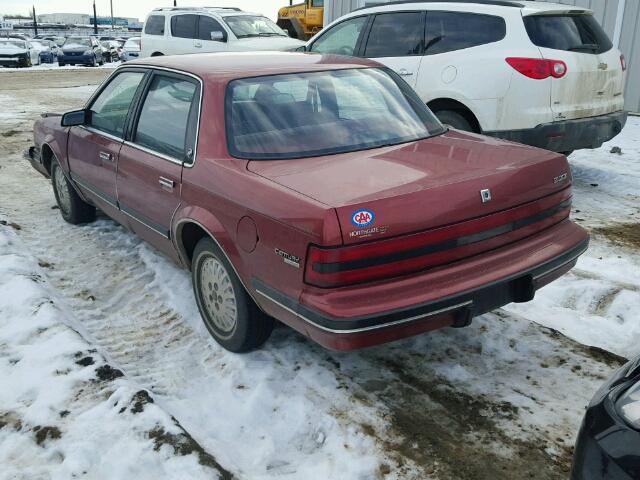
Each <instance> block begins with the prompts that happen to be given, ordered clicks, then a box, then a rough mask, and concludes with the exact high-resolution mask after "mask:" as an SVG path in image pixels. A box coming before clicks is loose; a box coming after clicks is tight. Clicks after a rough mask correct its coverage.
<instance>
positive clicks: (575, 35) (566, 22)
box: [524, 14, 613, 53]
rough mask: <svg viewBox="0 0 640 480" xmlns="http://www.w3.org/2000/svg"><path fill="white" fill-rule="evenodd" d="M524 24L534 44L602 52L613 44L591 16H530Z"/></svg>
mask: <svg viewBox="0 0 640 480" xmlns="http://www.w3.org/2000/svg"><path fill="white" fill-rule="evenodd" d="M524 26H525V27H526V29H527V33H528V34H529V38H530V39H531V41H532V42H533V44H534V45H536V46H538V47H543V48H552V49H554V50H565V51H570V52H584V53H604V52H607V51H609V50H611V48H612V47H613V44H612V43H611V40H609V37H607V34H606V33H605V32H604V30H602V27H601V26H600V24H599V23H598V21H597V20H596V19H595V18H593V15H585V14H580V15H530V16H528V17H524Z"/></svg>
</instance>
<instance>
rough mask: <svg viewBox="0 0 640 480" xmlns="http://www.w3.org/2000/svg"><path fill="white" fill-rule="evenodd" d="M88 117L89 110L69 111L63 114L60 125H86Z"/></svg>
mask: <svg viewBox="0 0 640 480" xmlns="http://www.w3.org/2000/svg"><path fill="white" fill-rule="evenodd" d="M88 119H89V111H88V110H75V111H73V112H67V113H65V114H64V115H62V119H61V120H60V125H62V126H63V127H76V126H78V125H85V124H86V123H87V120H88Z"/></svg>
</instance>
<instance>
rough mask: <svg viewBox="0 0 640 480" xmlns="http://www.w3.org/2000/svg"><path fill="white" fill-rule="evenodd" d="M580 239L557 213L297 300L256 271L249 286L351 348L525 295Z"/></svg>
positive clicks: (324, 337)
mask: <svg viewBox="0 0 640 480" xmlns="http://www.w3.org/2000/svg"><path fill="white" fill-rule="evenodd" d="M588 242H589V237H588V235H587V233H586V232H585V231H584V230H583V229H582V228H581V227H579V226H577V225H575V224H574V223H572V222H571V221H569V220H565V221H563V222H561V223H559V224H557V225H555V226H553V227H551V228H549V229H546V230H545V231H543V232H541V233H539V234H537V235H533V236H531V237H529V238H527V239H525V240H522V241H518V242H516V243H514V244H510V245H507V246H504V247H501V248H498V249H495V250H492V251H490V252H484V253H482V254H479V255H476V256H474V257H471V258H468V259H464V260H461V261H458V262H455V263H453V264H449V265H445V266H442V267H438V268H434V269H432V270H428V271H426V272H423V273H421V274H418V275H412V276H410V277H404V278H399V279H397V280H392V281H387V282H377V283H373V284H370V285H359V286H356V287H350V288H338V289H331V290H322V289H313V290H307V291H304V292H303V293H302V295H301V296H300V299H298V300H296V299H293V298H290V297H288V296H286V295H284V294H283V293H281V292H279V291H277V290H275V289H274V288H272V287H271V286H269V285H268V284H267V283H265V282H263V281H260V280H258V279H253V285H252V286H253V288H254V291H255V293H256V299H257V300H258V301H259V303H260V305H261V306H262V307H263V309H264V310H265V311H267V313H270V314H271V315H274V316H276V317H277V318H280V319H282V320H283V321H285V322H286V323H289V324H290V325H293V326H295V327H296V328H298V329H299V330H300V329H301V328H300V326H301V325H303V326H304V330H305V332H306V333H307V334H308V335H309V336H310V337H311V338H313V339H314V340H315V341H317V342H318V343H320V344H321V345H323V346H325V347H328V348H332V349H335V350H353V349H357V348H363V347H367V346H371V345H376V344H380V343H386V342H390V341H393V340H397V339H400V338H404V337H408V336H412V335H416V334H419V333H423V332H426V331H429V330H434V329H437V328H442V327H445V326H455V327H462V326H466V325H468V324H469V323H470V322H471V319H472V318H473V317H474V316H477V315H481V314H483V313H485V312H488V311H490V310H493V309H495V308H498V307H501V306H503V305H506V304H508V303H511V302H526V301H529V300H531V299H532V298H533V296H534V293H535V291H536V290H537V289H539V288H541V287H543V286H544V285H546V284H548V283H549V282H551V281H553V280H555V279H556V278H558V277H559V276H561V275H563V274H564V273H566V272H567V271H568V270H570V269H571V268H572V267H573V266H574V265H575V263H576V261H577V258H578V257H579V256H580V255H581V254H582V253H583V252H584V251H585V250H586V249H587V246H588ZM390 307H391V308H390ZM287 320H290V321H287Z"/></svg>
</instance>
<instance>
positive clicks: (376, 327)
mask: <svg viewBox="0 0 640 480" xmlns="http://www.w3.org/2000/svg"><path fill="white" fill-rule="evenodd" d="M255 290H256V293H258V294H259V295H261V296H263V297H264V298H266V299H267V300H270V301H272V302H273V303H275V304H276V305H278V306H279V307H280V308H283V309H284V310H286V311H287V312H289V313H292V314H293V315H295V316H296V317H298V318H300V319H301V320H304V321H305V322H307V323H309V324H311V325H313V326H314V327H316V328H319V329H320V330H323V331H325V332H329V333H346V334H352V333H361V332H369V331H371V330H379V329H381V328H387V327H393V326H396V325H402V324H404V323H408V322H413V321H416V320H420V319H422V318H428V317H433V316H434V315H439V314H441V313H446V312H449V311H452V310H458V309H460V308H464V307H470V306H471V305H473V300H468V301H466V302H462V303H458V304H456V305H451V306H449V307H445V308H441V309H439V310H434V311H432V312H427V313H423V314H421V315H414V316H413V317H408V318H403V319H402V320H396V321H394V322H388V323H382V324H380V325H371V326H370V327H362V328H353V329H350V330H336V329H333V328H328V327H324V326H322V325H318V324H317V323H315V322H313V321H312V320H309V319H308V318H307V317H305V316H304V315H301V314H300V313H298V312H296V311H294V310H292V309H290V308H289V307H287V306H285V305H283V304H282V303H280V302H278V301H277V300H275V299H273V298H271V297H270V296H269V295H267V294H266V293H264V292H263V291H261V290H259V289H257V288H256V289H255Z"/></svg>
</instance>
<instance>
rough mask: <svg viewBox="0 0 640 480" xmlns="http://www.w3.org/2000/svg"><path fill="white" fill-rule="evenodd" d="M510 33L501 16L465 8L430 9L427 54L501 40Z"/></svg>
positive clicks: (428, 13) (427, 29) (428, 14)
mask: <svg viewBox="0 0 640 480" xmlns="http://www.w3.org/2000/svg"><path fill="white" fill-rule="evenodd" d="M506 34H507V26H506V23H505V21H504V19H503V18H502V17H496V16H494V15H480V14H475V13H463V12H436V11H430V12H427V28H426V47H425V53H426V54H427V55H435V54H438V53H445V52H452V51H455V50H462V49H463V48H471V47H477V46H478V45H485V44H487V43H493V42H498V41H500V40H502V39H503V38H504V37H505V35H506Z"/></svg>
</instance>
